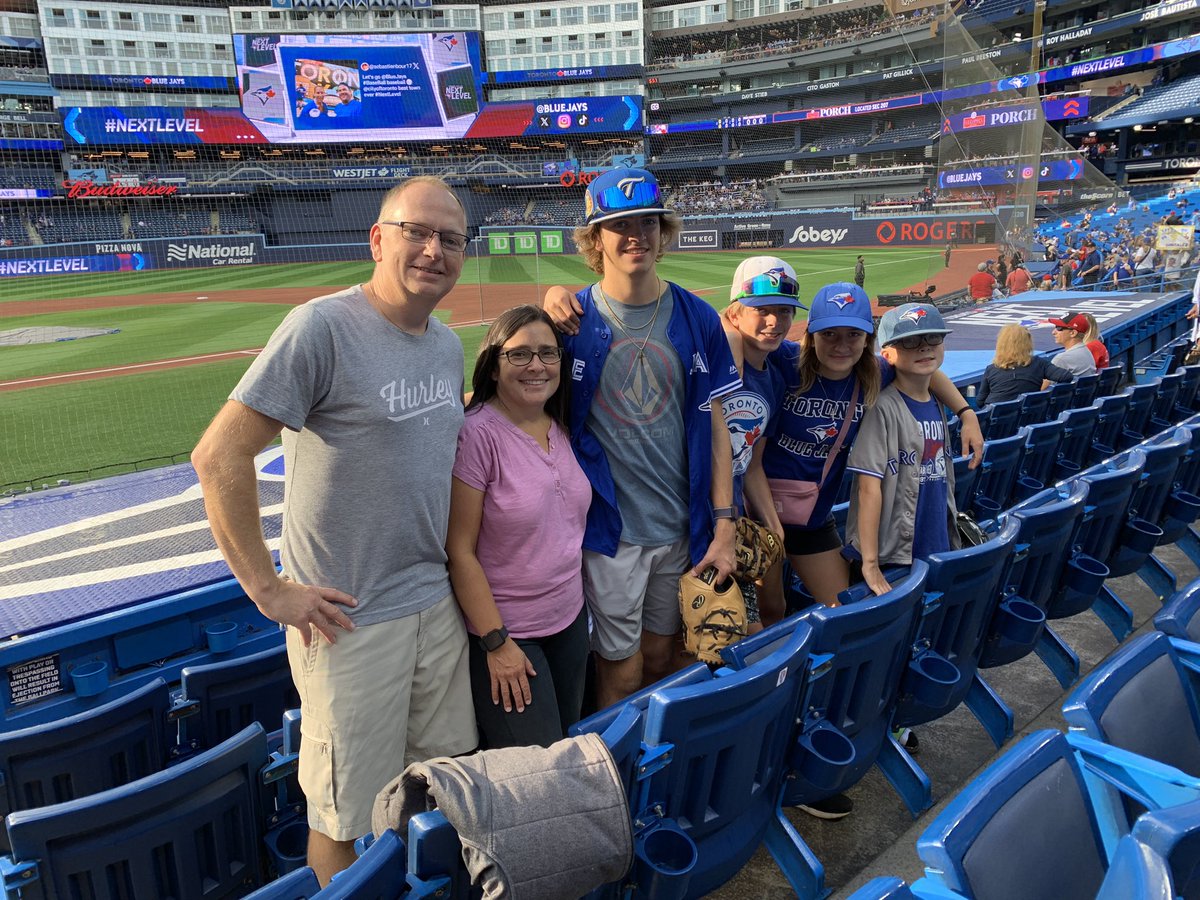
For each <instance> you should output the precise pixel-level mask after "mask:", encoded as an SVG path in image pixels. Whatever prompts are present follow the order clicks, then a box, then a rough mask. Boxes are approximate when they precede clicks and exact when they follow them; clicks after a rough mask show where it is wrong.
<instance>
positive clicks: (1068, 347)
mask: <svg viewBox="0 0 1200 900" xmlns="http://www.w3.org/2000/svg"><path fill="white" fill-rule="evenodd" d="M1046 321H1047V322H1049V323H1050V324H1051V325H1053V326H1054V343H1056V344H1058V345H1059V346H1060V347H1062V348H1063V352H1062V353H1060V354H1058V355H1057V356H1055V357H1054V364H1055V365H1056V366H1058V367H1059V368H1060V369H1066V370H1067V371H1068V372H1070V373H1071V374H1073V375H1076V376H1079V375H1095V374H1096V360H1095V358H1094V357H1093V356H1092V351H1091V350H1089V349H1088V348H1087V344H1085V343H1084V340H1083V337H1084V335H1085V334H1087V331H1088V321H1087V319H1085V318H1084V317H1083V315H1082V314H1080V313H1073V312H1065V313H1063V314H1062V316H1060V317H1059V318H1053V317H1051V318H1049V319H1047V320H1046Z"/></svg>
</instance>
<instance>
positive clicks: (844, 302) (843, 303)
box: [825, 293, 854, 309]
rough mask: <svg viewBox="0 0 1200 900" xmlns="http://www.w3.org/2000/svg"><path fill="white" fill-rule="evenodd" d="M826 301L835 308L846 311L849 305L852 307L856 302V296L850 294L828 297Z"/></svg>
mask: <svg viewBox="0 0 1200 900" xmlns="http://www.w3.org/2000/svg"><path fill="white" fill-rule="evenodd" d="M825 299H826V300H828V301H829V302H830V303H832V304H833V305H834V306H836V307H837V308H838V309H845V308H846V307H847V306H848V305H850V304H851V303H853V302H854V295H853V294H849V293H846V294H833V295H832V296H830V297H826V298H825Z"/></svg>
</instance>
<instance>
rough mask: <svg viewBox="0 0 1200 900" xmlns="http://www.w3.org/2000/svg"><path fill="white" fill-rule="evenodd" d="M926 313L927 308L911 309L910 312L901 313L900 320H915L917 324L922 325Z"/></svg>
mask: <svg viewBox="0 0 1200 900" xmlns="http://www.w3.org/2000/svg"><path fill="white" fill-rule="evenodd" d="M926 315H927V313H926V312H925V310H923V309H921V308H920V307H917V308H916V309H910V310H909V311H908V312H906V313H904V314H903V315H901V316H900V320H901V321H909V322H914V323H915V324H917V325H920V324H921V320H922V319H924V318H925V316H926Z"/></svg>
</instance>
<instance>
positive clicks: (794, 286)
mask: <svg viewBox="0 0 1200 900" xmlns="http://www.w3.org/2000/svg"><path fill="white" fill-rule="evenodd" d="M799 296H800V282H798V281H797V280H796V279H795V278H793V277H792V276H791V275H788V274H786V273H784V272H778V273H775V274H767V273H765V272H764V273H763V274H762V275H755V276H754V277H753V278H751V279H750V280H749V281H743V282H742V289H741V290H740V291H738V295H737V296H736V297H734V299H735V300H741V299H742V298H743V297H799Z"/></svg>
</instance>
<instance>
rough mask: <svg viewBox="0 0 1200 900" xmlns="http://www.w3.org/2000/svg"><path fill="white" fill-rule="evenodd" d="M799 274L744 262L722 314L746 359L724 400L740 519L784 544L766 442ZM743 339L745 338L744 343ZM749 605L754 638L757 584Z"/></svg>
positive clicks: (779, 400) (746, 588)
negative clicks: (778, 353) (775, 362)
mask: <svg viewBox="0 0 1200 900" xmlns="http://www.w3.org/2000/svg"><path fill="white" fill-rule="evenodd" d="M799 296H800V283H799V281H798V280H797V279H796V271H795V269H793V268H792V267H791V266H790V265H789V264H788V263H786V262H785V261H783V260H782V259H779V258H778V257H775V256H752V257H750V258H748V259H744V260H742V262H741V263H740V264H739V265H738V267H737V270H736V271H735V272H734V274H733V282H732V284H731V285H730V288H729V300H730V303H729V305H728V306H727V307H725V309H724V310H723V311H722V312H721V317H722V318H723V319H724V320H725V321H726V322H727V323H728V326H727V327H728V328H731V329H732V330H733V331H736V332H737V335H733V336H731V338H730V340H731V342H734V347H735V348H736V349H735V352H734V358H735V359H737V357H738V356H739V354H740V356H741V358H742V365H741V366H740V371H741V376H742V387H741V388H740V389H739V390H737V391H734V392H733V393H732V394H727V395H726V396H725V397H723V398H722V401H721V402H722V406H723V407H724V409H725V424H726V425H727V426H728V427H729V438H730V440H731V442H732V443H733V498H734V506H735V508H736V509H737V511H738V513H739V514H743V515H750V516H752V517H753V518H755V519H757V520H758V521H760V522H762V523H763V524H764V525H766V527H767V528H768V529H770V530H771V531H772V532H774V533H775V534H777V535H779V536H780V540H782V539H783V525H782V523H781V522H780V521H779V514H778V513H777V512H776V511H775V505H774V503H772V501H771V489H770V487H769V486H768V485H767V477H766V475H764V474H763V468H762V457H763V451H764V450H765V449H766V446H767V441H766V437H767V436H768V435H770V434H772V433H773V432H774V430H775V425H776V423H777V420H778V415H777V414H778V412H779V410H780V408H781V407H782V406H783V397H784V394H785V393H786V391H787V384H786V381H785V379H784V377H783V374H782V373H781V372H780V371H779V368H778V367H776V366H771V365H768V364H767V356H768V355H769V354H770V353H771V352H772V351H775V350H778V349H779V347H780V345H781V344H782V343H783V341H784V339H785V338H786V337H787V334H788V331H790V330H791V327H792V320H793V318H794V316H795V313H796V310H797V309H803V308H804V306H803V305H802V304H801V303H800V300H799ZM739 338H740V339H739ZM738 587H740V588H741V591H742V597H743V598H744V599H745V601H746V618H747V622H749V623H750V631H751V633H753V632H755V631H759V630H761V628H762V625H761V622H760V617H759V612H758V602H757V601H758V592H757V589H756V586H755V584H754V582H752V581H741V580H739V581H738Z"/></svg>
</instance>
